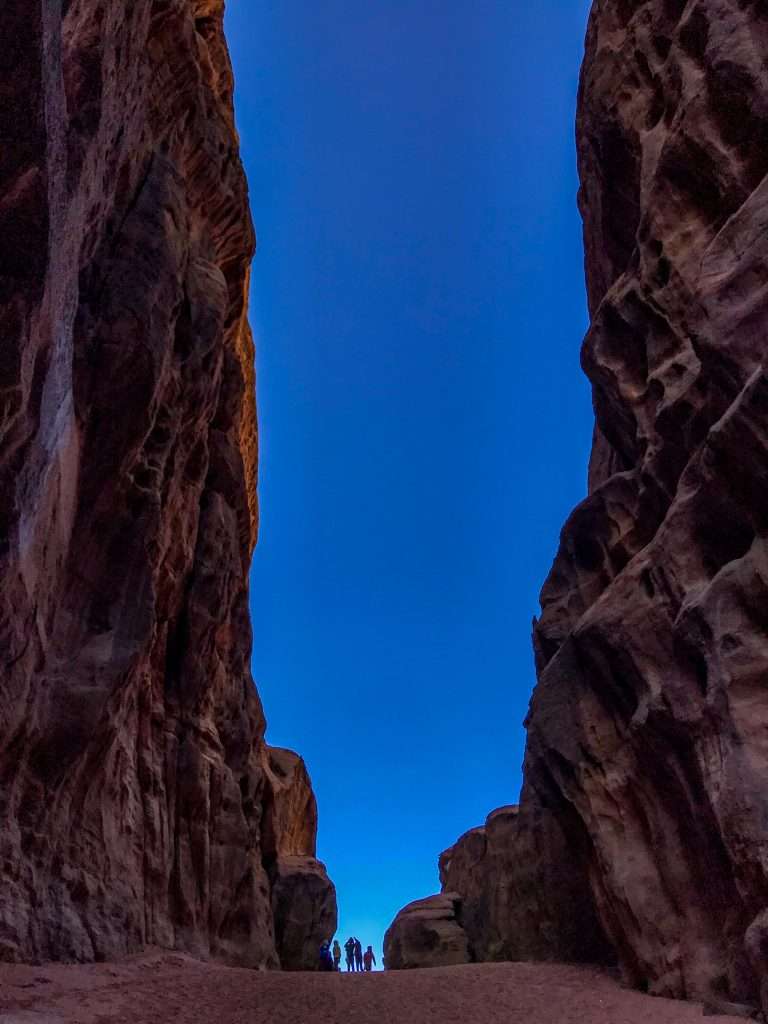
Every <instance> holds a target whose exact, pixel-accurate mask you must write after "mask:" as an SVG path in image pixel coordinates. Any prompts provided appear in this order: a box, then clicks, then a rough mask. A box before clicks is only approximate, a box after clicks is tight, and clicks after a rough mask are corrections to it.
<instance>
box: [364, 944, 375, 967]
mask: <svg viewBox="0 0 768 1024" xmlns="http://www.w3.org/2000/svg"><path fill="white" fill-rule="evenodd" d="M363 963H364V964H365V969H366V971H372V970H373V964H375V963H376V957H375V956H374V955H373V947H372V946H369V947H368V949H366V951H365V952H364V953H363Z"/></svg>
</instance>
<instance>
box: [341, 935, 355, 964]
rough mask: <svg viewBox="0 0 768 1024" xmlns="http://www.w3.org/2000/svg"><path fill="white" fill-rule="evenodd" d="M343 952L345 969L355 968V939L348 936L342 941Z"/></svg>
mask: <svg viewBox="0 0 768 1024" xmlns="http://www.w3.org/2000/svg"><path fill="white" fill-rule="evenodd" d="M344 952H345V953H346V954H347V971H354V969H355V940H354V939H353V938H352V936H351V935H350V937H349V938H348V939H347V941H346V942H345V943H344Z"/></svg>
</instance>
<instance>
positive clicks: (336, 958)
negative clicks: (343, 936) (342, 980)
mask: <svg viewBox="0 0 768 1024" xmlns="http://www.w3.org/2000/svg"><path fill="white" fill-rule="evenodd" d="M340 963H341V946H340V945H339V940H338V939H334V940H333V969H334V971H338V970H339V964H340Z"/></svg>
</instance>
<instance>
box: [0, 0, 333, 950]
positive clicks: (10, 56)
mask: <svg viewBox="0 0 768 1024" xmlns="http://www.w3.org/2000/svg"><path fill="white" fill-rule="evenodd" d="M222 16H223V0H133V2H132V3H128V4H126V3H123V2H122V0H68V2H66V3H63V4H60V3H49V2H47V0H4V3H3V8H2V15H1V16H0V20H1V21H2V25H3V30H4V31H3V36H4V39H5V41H6V42H5V44H4V56H3V58H2V61H0V140H1V141H2V145H0V237H1V238H2V245H0V324H2V357H1V358H0V438H1V443H0V489H1V490H2V494H3V500H2V503H0V578H1V579H2V588H0V661H1V663H2V671H0V820H1V821H2V830H1V831H0V959H6V960H9V959H10V960H19V959H47V958H64V959H78V960H90V959H100V958H105V957H112V958H114V957H119V956H121V955H123V954H125V953H128V952H131V951H134V950H137V949H140V948H141V947H142V946H144V945H146V944H155V945H160V946H166V947H175V948H178V949H183V950H187V951H190V952H193V953H196V954H205V955H208V954H210V955H213V956H217V957H221V958H224V959H226V960H228V961H230V962H234V963H242V964H247V965H275V964H277V954H276V948H275V936H274V926H273V912H272V892H271V879H270V874H269V871H270V869H271V866H272V865H271V863H270V851H269V850H268V849H267V848H265V844H264V833H265V830H267V831H269V830H271V833H270V839H269V842H268V843H267V847H268V846H269V843H271V844H272V846H273V847H276V848H277V847H280V845H281V844H283V845H284V846H286V847H287V848H289V852H290V853H291V854H292V855H298V854H300V855H303V856H311V855H313V854H314V818H312V817H311V815H310V817H309V819H302V820H301V821H298V820H296V819H295V818H294V817H293V815H294V814H298V815H301V813H302V807H304V806H306V805H308V802H309V799H310V796H309V795H308V793H307V790H308V783H307V784H306V786H305V787H304V789H303V790H302V787H301V786H299V787H298V789H297V788H296V787H293V790H292V793H293V795H292V796H291V797H290V799H289V800H288V801H287V802H286V801H285V800H283V799H282V797H276V796H275V792H276V791H275V785H274V775H275V772H274V765H273V764H271V763H270V757H269V754H268V752H267V751H266V750H265V747H264V744H263V733H264V716H263V714H262V709H261V705H260V703H259V700H258V697H257V695H256V691H255V689H254V687H253V684H252V680H251V676H250V670H249V657H250V644H251V638H250V623H249V618H248V603H247V578H248V568H249V562H250V555H251V550H252V546H253V544H254V542H255V538H256V529H257V508H256V497H255V494H256V492H255V482H256V451H257V445H256V420H255V409H254V397H253V347H252V342H251V335H250V331H249V329H248V324H247V321H246V312H245V307H246V301H245V300H246V292H247V274H248V266H249V263H250V258H251V254H252V251H253V245H254V238H253V231H252V227H251V221H250V216H249V212H248V201H247V190H246V184H245V180H244V176H243V173H242V169H241V165H240V160H239V156H238V144H237V135H236V132H235V128H234V122H233V115H232V75H231V70H230V64H229V58H228V55H227V50H226V46H225V42H224V37H223V32H222ZM275 756H276V757H277V759H278V760H280V757H281V755H275ZM289 788H290V787H289ZM278 789H279V787H278ZM297 794H298V795H297ZM302 801H303V803H302ZM276 804H277V805H280V806H281V808H282V809H280V810H278V811H276V812H275V811H270V815H271V816H270V820H269V822H265V813H266V811H265V809H266V808H267V807H268V806H269V807H273V808H274V806H275V805H276ZM312 806H314V805H313V804H312ZM312 813H314V812H312ZM275 830H277V832H278V833H279V836H278V837H277V838H275V836H274V835H273V834H272V833H274V832H275ZM330 893H331V890H330V889H329V898H330Z"/></svg>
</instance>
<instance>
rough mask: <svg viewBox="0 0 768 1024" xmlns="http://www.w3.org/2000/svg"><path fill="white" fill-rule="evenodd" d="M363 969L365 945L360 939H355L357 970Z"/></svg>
mask: <svg viewBox="0 0 768 1024" xmlns="http://www.w3.org/2000/svg"><path fill="white" fill-rule="evenodd" d="M362 969H363V945H362V943H361V942H360V939H355V970H356V971H362Z"/></svg>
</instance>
